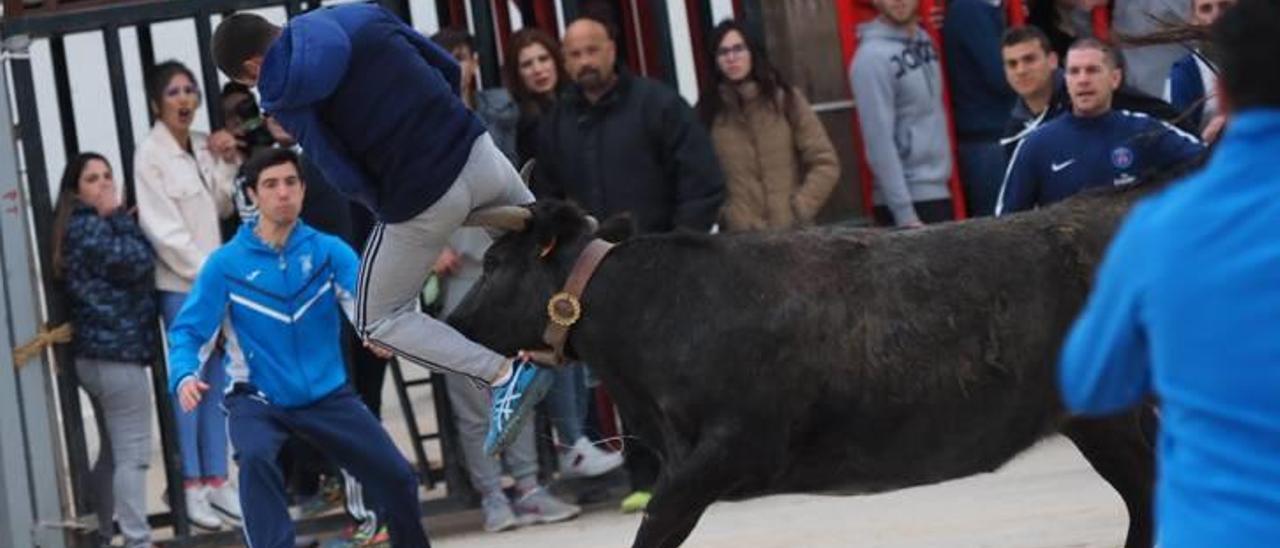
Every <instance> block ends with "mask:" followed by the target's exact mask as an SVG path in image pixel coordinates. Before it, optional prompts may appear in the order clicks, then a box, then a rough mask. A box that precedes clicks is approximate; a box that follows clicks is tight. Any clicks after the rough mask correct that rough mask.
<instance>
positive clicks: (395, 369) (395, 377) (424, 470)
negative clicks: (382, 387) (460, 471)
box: [387, 358, 435, 488]
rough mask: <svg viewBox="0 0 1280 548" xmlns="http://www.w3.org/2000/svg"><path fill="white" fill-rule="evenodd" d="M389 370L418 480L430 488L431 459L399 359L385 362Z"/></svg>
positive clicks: (431, 482)
mask: <svg viewBox="0 0 1280 548" xmlns="http://www.w3.org/2000/svg"><path fill="white" fill-rule="evenodd" d="M387 368H388V369H390V370H391V381H392V382H393V383H395V386H396V399H398V400H400V415H401V416H402V417H404V426H405V429H406V430H408V432H409V440H410V441H412V442H413V456H414V458H415V459H416V460H417V461H418V473H419V474H421V475H422V477H421V478H419V479H420V481H421V482H422V483H423V484H425V485H426V486H427V488H431V487H433V486H434V483H435V482H433V481H432V478H431V476H432V473H431V461H428V460H427V452H426V450H424V449H423V447H422V429H421V428H419V427H418V415H417V413H415V412H414V410H413V400H412V399H410V398H409V389H408V387H406V386H405V385H404V371H403V370H401V369H400V360H399V359H398V358H393V359H392V360H391V361H390V363H388V364H387Z"/></svg>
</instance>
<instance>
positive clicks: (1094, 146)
mask: <svg viewBox="0 0 1280 548" xmlns="http://www.w3.org/2000/svg"><path fill="white" fill-rule="evenodd" d="M1066 78H1067V91H1068V93H1070V95H1071V113H1070V114H1066V115H1063V116H1061V117H1059V118H1057V119H1056V120H1053V121H1052V122H1049V123H1048V124H1045V125H1044V126H1043V127H1041V128H1040V129H1037V130H1036V131H1035V132H1033V133H1032V134H1031V135H1030V136H1029V137H1027V138H1026V140H1024V141H1022V142H1021V143H1020V144H1019V145H1018V147H1017V148H1016V149H1015V150H1014V152H1013V157H1012V158H1011V159H1010V163H1009V172H1008V175H1007V176H1006V177H1005V182H1004V187H1003V188H1001V190H1000V199H999V202H998V203H997V205H996V215H1001V214H1004V213H1011V212H1015V211H1022V210H1026V209H1031V208H1033V207H1036V206H1044V205H1048V204H1052V203H1054V202H1057V201H1059V200H1062V199H1064V198H1067V197H1069V196H1071V195H1073V194H1076V193H1077V192H1080V191H1081V190H1084V189H1085V188H1089V187H1096V186H1123V185H1128V184H1131V183H1133V182H1136V181H1137V180H1138V178H1139V177H1142V176H1145V175H1147V174H1148V173H1150V172H1152V171H1157V170H1161V169H1164V168H1167V167H1169V166H1172V165H1176V164H1180V163H1184V162H1186V161H1188V160H1190V159H1192V158H1194V157H1196V156H1198V155H1200V153H1201V152H1203V150H1204V147H1203V146H1202V145H1201V144H1200V141H1199V140H1198V139H1196V138H1195V136H1193V135H1190V134H1188V133H1186V132H1184V131H1182V130H1180V129H1178V128H1175V127H1173V126H1171V125H1169V124H1167V123H1165V122H1161V121H1159V120H1155V119H1153V118H1151V117H1149V116H1147V115H1145V114H1137V113H1133V112H1129V111H1126V110H1115V109H1113V108H1112V106H1111V99H1112V96H1113V94H1114V93H1115V90H1116V89H1118V88H1119V87H1120V81H1121V80H1122V79H1123V72H1122V70H1121V69H1120V67H1119V54H1118V53H1117V52H1116V50H1115V49H1114V48H1112V47H1111V46H1108V45H1107V44H1105V43H1103V42H1101V41H1098V40H1096V39H1093V38H1083V39H1080V40H1077V41H1076V43H1075V44H1073V45H1072V46H1071V49H1070V50H1069V52H1068V53H1067V76H1066Z"/></svg>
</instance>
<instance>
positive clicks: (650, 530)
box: [632, 432, 780, 548]
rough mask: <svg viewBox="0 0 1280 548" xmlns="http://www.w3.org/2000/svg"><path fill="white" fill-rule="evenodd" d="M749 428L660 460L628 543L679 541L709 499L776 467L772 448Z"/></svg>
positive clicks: (658, 545) (645, 546)
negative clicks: (671, 459)
mask: <svg viewBox="0 0 1280 548" xmlns="http://www.w3.org/2000/svg"><path fill="white" fill-rule="evenodd" d="M755 434H756V435H755V436H754V438H752V437H748V436H747V435H745V434H740V435H735V436H715V437H704V438H702V439H700V440H699V441H698V444H697V445H696V446H695V447H694V448H693V450H692V451H691V452H690V453H689V454H688V456H687V457H686V458H685V459H683V460H682V461H680V462H676V463H664V464H663V467H664V469H663V471H662V472H663V473H662V476H661V477H659V478H658V484H657V485H656V486H655V487H654V491H653V499H651V500H650V501H649V506H648V508H647V509H646V510H645V516H644V521H643V522H642V523H641V524H640V530H639V531H638V532H637V533H636V539H635V542H634V543H633V544H632V547H633V548H675V547H677V546H680V545H681V544H682V543H683V542H684V541H685V539H686V538H688V537H689V534H690V533H692V532H693V528H694V526H695V525H697V523H698V520H699V519H700V518H701V517H702V514H703V512H705V511H706V509H707V507H708V506H710V505H711V503H712V502H715V501H716V499H718V498H720V497H721V496H722V495H724V494H725V493H727V492H729V491H730V490H731V489H733V488H734V487H735V486H736V485H738V484H739V483H740V482H742V481H744V480H746V479H749V478H753V477H759V476H760V475H761V474H768V473H769V472H770V471H771V470H776V466H777V462H778V460H779V459H776V458H772V455H773V453H774V452H776V451H777V449H773V450H769V449H766V447H765V446H766V445H767V444H762V443H760V442H761V439H760V438H761V435H760V433H759V432H756V433H755ZM778 447H780V445H778ZM762 469H764V471H763V472H762V471H761V470H762Z"/></svg>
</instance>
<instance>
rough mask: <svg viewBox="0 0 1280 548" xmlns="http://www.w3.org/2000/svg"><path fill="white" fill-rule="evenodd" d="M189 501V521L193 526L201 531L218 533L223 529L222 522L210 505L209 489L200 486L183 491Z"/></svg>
mask: <svg viewBox="0 0 1280 548" xmlns="http://www.w3.org/2000/svg"><path fill="white" fill-rule="evenodd" d="M183 491H184V492H185V495H186V500H187V519H188V520H189V521H191V523H192V525H195V526H196V527H199V528H201V529H208V530H210V531H217V530H218V529H221V528H222V520H221V519H219V518H218V514H217V513H215V512H214V511H213V507H212V506H210V505H209V487H208V486H206V485H200V486H196V487H187V488H186V489H183Z"/></svg>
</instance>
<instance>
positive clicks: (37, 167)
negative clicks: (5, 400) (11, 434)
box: [0, 36, 67, 548]
mask: <svg viewBox="0 0 1280 548" xmlns="http://www.w3.org/2000/svg"><path fill="white" fill-rule="evenodd" d="M29 45H30V40H29V39H27V37H25V36H20V37H15V38H10V39H8V40H6V41H5V44H4V49H5V50H6V53H13V54H16V55H15V56H14V57H13V58H12V60H11V61H10V62H11V63H12V65H11V66H12V69H13V82H14V91H15V94H16V95H17V97H16V98H17V101H18V107H19V114H18V115H19V116H20V117H21V118H20V121H21V123H22V125H21V126H20V127H19V128H18V130H19V132H20V135H21V136H22V144H23V149H24V151H25V152H26V157H25V160H26V167H27V175H28V178H27V182H28V189H29V190H31V189H38V187H42V186H43V187H44V188H45V189H47V183H46V180H45V178H44V154H43V150H42V149H41V141H40V121H39V117H38V116H37V113H36V102H35V85H34V80H33V78H32V75H31V60H30V58H29V57H28V56H27V53H28V52H29V49H28V48H29ZM4 72H5V71H4V68H3V65H2V64H0V83H3V82H4V81H5V74H4ZM10 112H11V111H10V108H9V100H8V89H7V86H4V85H0V188H2V189H0V226H3V229H2V230H0V234H3V236H2V237H0V238H2V239H3V246H4V256H3V261H2V262H0V272H3V277H4V283H5V284H6V286H7V287H6V288H5V293H6V300H5V301H6V302H5V305H6V306H5V313H6V314H5V316H6V317H7V318H9V320H8V321H9V333H8V336H9V340H10V343H11V344H13V343H19V342H25V341H28V340H31V339H33V338H34V337H35V335H36V333H37V327H38V310H37V303H36V299H35V291H36V290H37V289H38V287H39V286H38V285H37V284H36V283H35V280H33V279H32V278H31V263H32V260H33V258H34V254H33V253H31V251H30V250H29V249H28V241H27V237H28V234H29V232H28V230H27V228H28V227H27V223H26V215H25V213H26V207H25V204H24V203H23V200H22V196H23V193H22V192H21V191H19V190H18V188H17V185H18V181H20V180H21V178H20V175H19V169H18V155H17V151H16V150H15V149H14V143H13V140H12V138H11V136H10V135H9V131H11V128H14V127H15V126H14V125H13V123H12V120H11V118H10V116H11V115H10ZM7 358H8V356H7V355H6V357H5V358H0V361H3V362H5V363H6V364H7V363H8V362H9V361H10V360H9V359H7ZM47 366H48V364H47V363H45V360H44V356H43V355H41V356H40V359H39V361H36V360H34V359H33V360H31V361H30V363H28V364H26V365H25V366H24V367H20V368H18V371H17V375H16V377H17V388H18V390H17V402H18V414H17V416H16V417H15V416H14V415H7V416H6V422H12V421H13V419H14V418H18V419H19V420H18V422H20V424H21V425H22V434H21V436H20V437H18V438H6V439H5V443H4V445H6V446H9V445H11V444H16V445H18V446H19V447H22V446H25V448H26V459H27V460H26V472H27V478H28V482H29V497H30V498H29V499H28V500H29V504H30V505H31V508H32V510H34V512H33V513H34V515H33V516H32V519H31V521H30V522H29V523H25V524H22V525H24V526H26V527H28V529H27V532H28V533H29V535H30V536H29V537H28V538H27V539H25V540H26V541H27V542H25V543H24V542H21V541H20V542H19V543H18V544H17V545H18V546H21V545H24V544H28V543H34V544H35V545H37V546H41V547H47V548H58V547H62V546H66V543H67V539H66V536H65V533H64V532H63V531H62V530H61V529H55V528H51V527H47V526H44V525H42V524H50V523H60V522H61V521H62V520H63V518H64V516H63V500H64V495H65V492H64V489H63V487H62V485H63V483H62V478H61V477H60V472H61V470H60V466H59V465H60V462H61V455H59V454H58V449H59V448H58V444H57V443H56V440H57V439H58V434H57V425H56V424H54V421H53V418H54V417H55V416H56V415H57V410H56V409H55V405H54V402H53V398H52V395H53V390H54V387H53V386H52V384H51V379H50V377H49V375H48V374H47V373H48V368H47ZM11 367H12V366H11ZM11 370H12V369H9V368H5V371H4V372H3V373H0V374H4V375H8V374H9V373H8V372H9V371H11Z"/></svg>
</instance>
